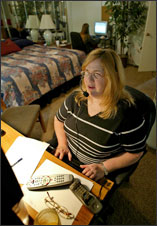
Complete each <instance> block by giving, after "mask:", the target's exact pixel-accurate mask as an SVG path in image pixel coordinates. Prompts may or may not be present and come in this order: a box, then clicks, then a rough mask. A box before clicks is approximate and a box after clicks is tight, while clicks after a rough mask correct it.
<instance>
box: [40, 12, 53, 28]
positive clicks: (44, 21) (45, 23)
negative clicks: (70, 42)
mask: <svg viewBox="0 0 157 226" xmlns="http://www.w3.org/2000/svg"><path fill="white" fill-rule="evenodd" d="M55 28H56V26H55V24H54V23H53V21H52V19H51V16H50V15H48V14H44V15H42V18H41V23H40V29H55Z"/></svg>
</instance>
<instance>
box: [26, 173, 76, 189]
mask: <svg viewBox="0 0 157 226" xmlns="http://www.w3.org/2000/svg"><path fill="white" fill-rule="evenodd" d="M73 179H74V177H73V175H72V174H53V175H49V176H48V175H41V176H36V177H32V178H30V180H29V181H28V182H27V184H26V186H27V188H28V189H29V190H39V189H44V188H51V187H58V186H63V185H67V184H71V183H72V182H73Z"/></svg>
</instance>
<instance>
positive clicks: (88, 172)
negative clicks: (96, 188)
mask: <svg viewBox="0 0 157 226" xmlns="http://www.w3.org/2000/svg"><path fill="white" fill-rule="evenodd" d="M80 167H81V168H82V169H84V170H83V171H82V173H83V174H84V175H85V176H87V177H89V178H91V179H92V180H95V181H98V180H99V179H101V178H103V177H104V174H105V173H104V168H103V166H102V164H96V163H93V164H90V165H80Z"/></svg>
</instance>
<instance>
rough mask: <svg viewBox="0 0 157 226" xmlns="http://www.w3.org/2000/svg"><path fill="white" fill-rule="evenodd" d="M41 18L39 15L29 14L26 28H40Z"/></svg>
mask: <svg viewBox="0 0 157 226" xmlns="http://www.w3.org/2000/svg"><path fill="white" fill-rule="evenodd" d="M39 24H40V22H39V18H38V16H37V15H29V17H28V19H27V22H26V26H25V27H26V28H28V29H29V28H34V29H38V28H39Z"/></svg>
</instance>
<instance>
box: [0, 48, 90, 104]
mask: <svg viewBox="0 0 157 226" xmlns="http://www.w3.org/2000/svg"><path fill="white" fill-rule="evenodd" d="M85 57H86V55H85V53H84V52H83V51H79V50H74V49H65V48H56V47H52V46H43V45H39V44H32V45H27V46H25V47H23V48H22V49H20V50H19V51H15V52H11V53H8V54H6V55H3V56H2V57H1V93H3V95H4V97H3V99H4V102H5V104H6V106H7V107H11V106H21V105H26V104H30V103H32V102H33V101H35V100H37V99H39V98H41V97H42V96H43V95H45V94H46V93H48V92H49V91H50V90H53V89H55V88H56V87H59V86H61V85H62V84H64V83H65V82H67V81H69V80H72V79H73V78H74V77H76V76H80V72H81V65H82V63H83V61H84V59H85Z"/></svg>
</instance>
